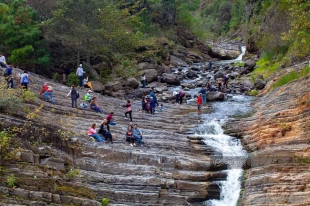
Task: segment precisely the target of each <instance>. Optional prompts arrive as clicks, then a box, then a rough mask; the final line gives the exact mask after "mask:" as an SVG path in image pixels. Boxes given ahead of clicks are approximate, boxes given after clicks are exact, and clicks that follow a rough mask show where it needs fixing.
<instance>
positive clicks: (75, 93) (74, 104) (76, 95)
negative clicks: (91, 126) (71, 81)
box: [67, 85, 80, 108]
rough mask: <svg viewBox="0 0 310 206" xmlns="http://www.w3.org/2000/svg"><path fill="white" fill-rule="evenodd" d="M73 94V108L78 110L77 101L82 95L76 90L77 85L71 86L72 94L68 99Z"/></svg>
mask: <svg viewBox="0 0 310 206" xmlns="http://www.w3.org/2000/svg"><path fill="white" fill-rule="evenodd" d="M70 94H71V107H72V108H77V99H78V98H79V96H80V94H79V92H78V90H77V89H76V87H75V85H72V86H71V89H70V92H69V93H68V94H67V97H68V96H69V95H70Z"/></svg>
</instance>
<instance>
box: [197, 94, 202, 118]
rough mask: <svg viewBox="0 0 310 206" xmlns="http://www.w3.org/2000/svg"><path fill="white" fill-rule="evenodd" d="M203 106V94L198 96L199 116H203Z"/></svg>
mask: <svg viewBox="0 0 310 206" xmlns="http://www.w3.org/2000/svg"><path fill="white" fill-rule="evenodd" d="M201 105H202V97H201V94H198V97H197V109H198V114H199V115H201V114H202V110H201Z"/></svg>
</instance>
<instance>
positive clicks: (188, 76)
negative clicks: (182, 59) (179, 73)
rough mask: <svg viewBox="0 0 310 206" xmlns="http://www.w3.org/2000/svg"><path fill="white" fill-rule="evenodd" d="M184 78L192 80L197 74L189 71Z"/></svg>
mask: <svg viewBox="0 0 310 206" xmlns="http://www.w3.org/2000/svg"><path fill="white" fill-rule="evenodd" d="M185 76H186V77H187V78H189V79H194V78H197V77H198V74H197V73H196V72H195V71H192V70H191V69H190V70H188V71H187V72H186V74H185Z"/></svg>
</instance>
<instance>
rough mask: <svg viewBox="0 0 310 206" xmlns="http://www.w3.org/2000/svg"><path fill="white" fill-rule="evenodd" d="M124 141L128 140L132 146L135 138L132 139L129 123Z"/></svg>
mask: <svg viewBox="0 0 310 206" xmlns="http://www.w3.org/2000/svg"><path fill="white" fill-rule="evenodd" d="M126 141H127V142H129V143H130V146H132V147H133V145H134V144H135V139H134V137H133V134H132V126H131V125H129V126H128V128H127V132H126Z"/></svg>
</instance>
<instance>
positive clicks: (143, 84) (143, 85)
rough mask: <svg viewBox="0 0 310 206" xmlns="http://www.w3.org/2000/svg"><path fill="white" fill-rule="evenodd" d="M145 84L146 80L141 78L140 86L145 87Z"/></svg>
mask: <svg viewBox="0 0 310 206" xmlns="http://www.w3.org/2000/svg"><path fill="white" fill-rule="evenodd" d="M145 85H146V81H145V80H142V88H145Z"/></svg>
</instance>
